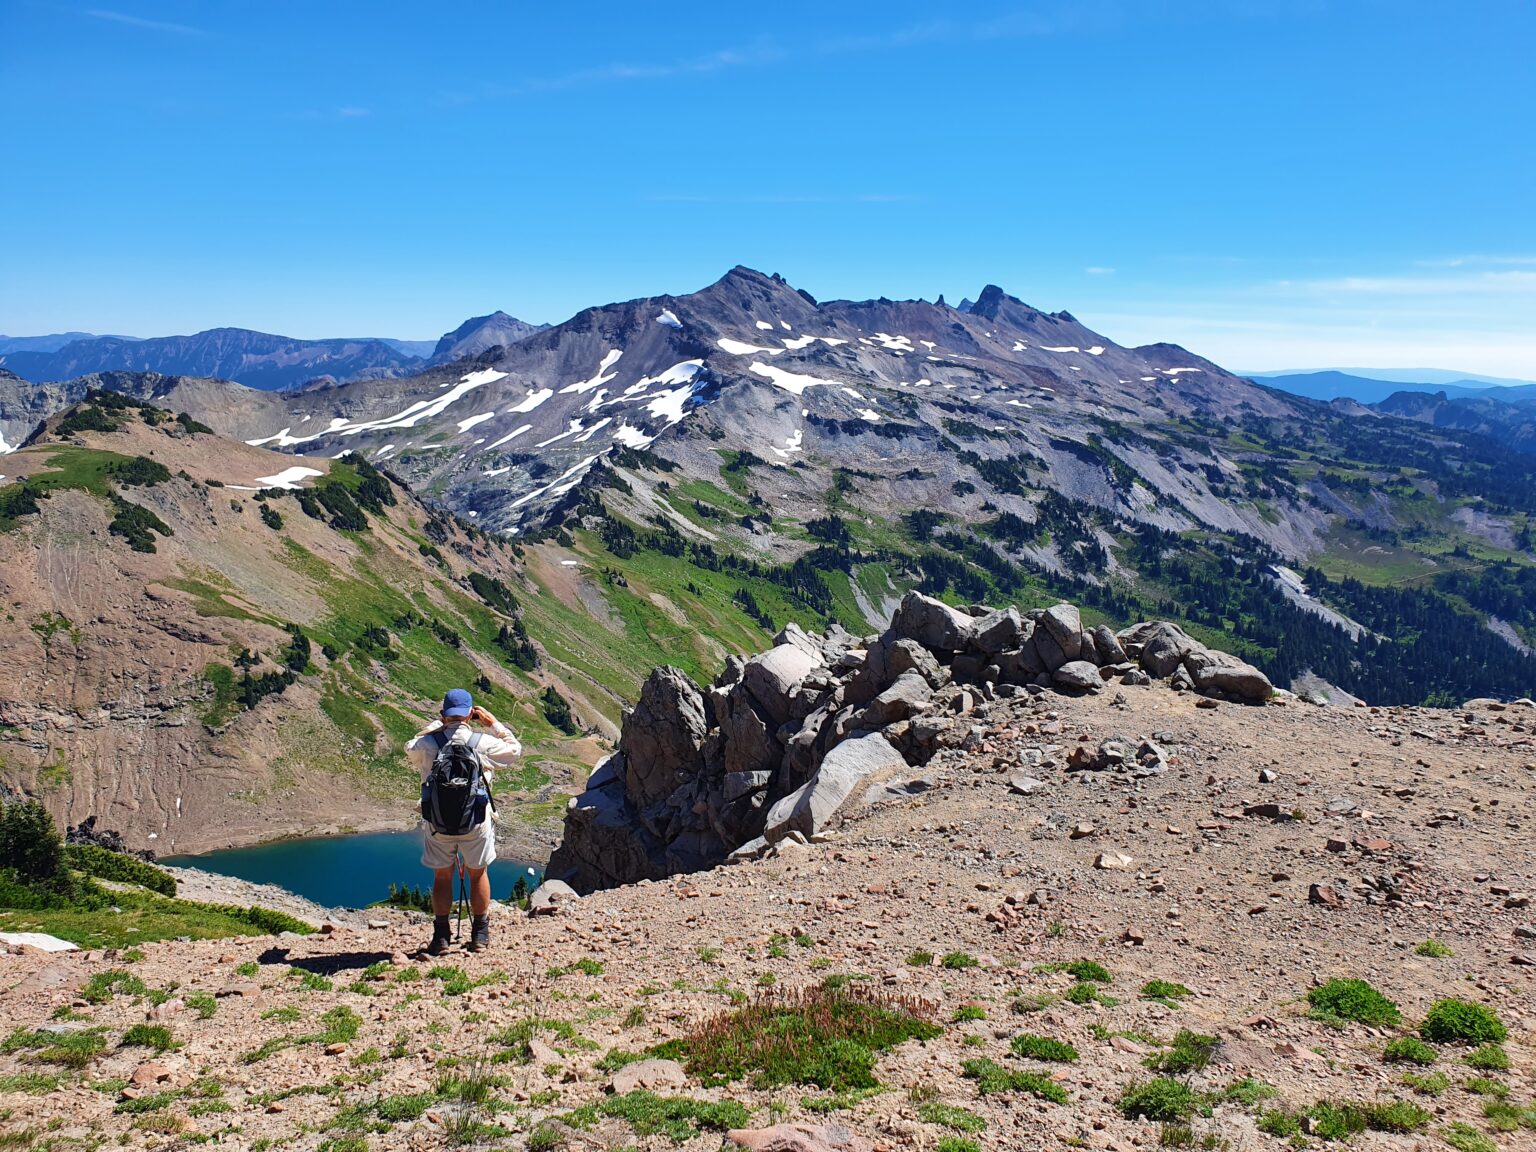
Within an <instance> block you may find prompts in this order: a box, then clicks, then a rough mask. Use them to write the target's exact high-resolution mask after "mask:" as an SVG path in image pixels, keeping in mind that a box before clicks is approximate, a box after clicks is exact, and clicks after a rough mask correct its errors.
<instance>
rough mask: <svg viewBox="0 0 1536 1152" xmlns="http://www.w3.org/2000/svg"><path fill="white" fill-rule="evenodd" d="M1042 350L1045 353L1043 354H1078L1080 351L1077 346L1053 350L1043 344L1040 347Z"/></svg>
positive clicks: (1066, 346) (1072, 345) (1070, 345)
mask: <svg viewBox="0 0 1536 1152" xmlns="http://www.w3.org/2000/svg"><path fill="white" fill-rule="evenodd" d="M1040 350H1041V351H1043V352H1077V351H1080V349H1079V348H1078V346H1077V345H1076V344H1066V345H1063V346H1062V347H1060V348H1052V347H1051V346H1050V345H1049V344H1042V345H1040Z"/></svg>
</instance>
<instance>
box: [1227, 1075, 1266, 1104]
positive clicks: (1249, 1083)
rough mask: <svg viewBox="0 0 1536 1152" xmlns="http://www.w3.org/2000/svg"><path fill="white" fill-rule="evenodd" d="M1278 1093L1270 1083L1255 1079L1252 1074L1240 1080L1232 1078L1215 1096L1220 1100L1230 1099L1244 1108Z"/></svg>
mask: <svg viewBox="0 0 1536 1152" xmlns="http://www.w3.org/2000/svg"><path fill="white" fill-rule="evenodd" d="M1279 1094H1280V1091H1279V1089H1277V1088H1276V1087H1275V1086H1274V1085H1272V1084H1266V1083H1264V1081H1262V1080H1255V1079H1254V1078H1253V1077H1252V1076H1244V1077H1243V1078H1242V1079H1241V1080H1234V1081H1233V1082H1232V1083H1230V1084H1228V1085H1227V1086H1226V1087H1225V1088H1223V1089H1222V1090H1221V1091H1220V1092H1219V1093H1217V1096H1218V1098H1219V1099H1221V1100H1228V1101H1231V1102H1232V1103H1233V1104H1241V1105H1243V1107H1245V1108H1252V1107H1253V1106H1254V1105H1255V1104H1258V1103H1260V1102H1261V1101H1264V1100H1272V1099H1274V1098H1275V1097H1276V1096H1278V1095H1279Z"/></svg>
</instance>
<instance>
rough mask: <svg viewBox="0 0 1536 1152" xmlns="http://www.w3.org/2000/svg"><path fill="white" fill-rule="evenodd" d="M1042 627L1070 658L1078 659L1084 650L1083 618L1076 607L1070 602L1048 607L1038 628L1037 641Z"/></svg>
mask: <svg viewBox="0 0 1536 1152" xmlns="http://www.w3.org/2000/svg"><path fill="white" fill-rule="evenodd" d="M1041 628H1043V629H1045V632H1046V634H1047V635H1048V636H1050V638H1051V639H1052V640H1054V641H1056V646H1057V647H1058V648H1060V649H1061V651H1062V654H1063V655H1065V656H1066V658H1067V659H1068V660H1076V659H1077V657H1078V654H1079V653H1080V652H1081V651H1082V650H1083V618H1082V617H1081V616H1080V615H1078V611H1077V609H1076V608H1074V607H1073V606H1072V605H1070V604H1053V605H1052V606H1051V607H1049V608H1047V609H1046V610H1045V612H1044V614H1042V615H1041V617H1040V621H1039V625H1038V626H1037V628H1036V636H1035V639H1036V642H1037V643H1038V641H1039V638H1040V637H1039V630H1040V629H1041ZM1042 655H1043V653H1042Z"/></svg>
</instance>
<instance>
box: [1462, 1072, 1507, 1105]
mask: <svg viewBox="0 0 1536 1152" xmlns="http://www.w3.org/2000/svg"><path fill="white" fill-rule="evenodd" d="M1464 1087H1465V1088H1466V1090H1467V1091H1468V1092H1471V1093H1473V1094H1474V1095H1477V1096H1492V1097H1493V1098H1494V1099H1495V1100H1504V1099H1506V1098H1507V1097H1508V1096H1509V1085H1508V1084H1506V1083H1504V1081H1502V1080H1495V1079H1494V1078H1493V1077H1491V1076H1474V1077H1472V1079H1470V1080H1468V1081H1467V1082H1466V1084H1465V1085H1464Z"/></svg>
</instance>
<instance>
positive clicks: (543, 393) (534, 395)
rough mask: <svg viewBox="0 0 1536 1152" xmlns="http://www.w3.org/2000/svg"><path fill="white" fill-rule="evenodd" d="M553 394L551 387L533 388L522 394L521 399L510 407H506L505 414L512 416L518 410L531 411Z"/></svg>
mask: <svg viewBox="0 0 1536 1152" xmlns="http://www.w3.org/2000/svg"><path fill="white" fill-rule="evenodd" d="M554 394H555V390H554V389H553V388H535V389H533V390H532V391H530V392H529V393H528V395H526V396H524V397H523V398H522V399H521V400H519V401H518V402H517V403H516V404H514V405H513V406H512V407H511V408H508V409H507V415H508V416H513V415H516V414H517V413H519V412H532V411H533V410H534V409H535V408H537V407H538V406H539V405H540V404H542V403H544V401H546V400H548V399H549V398H550V397H551V396H553V395H554Z"/></svg>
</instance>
